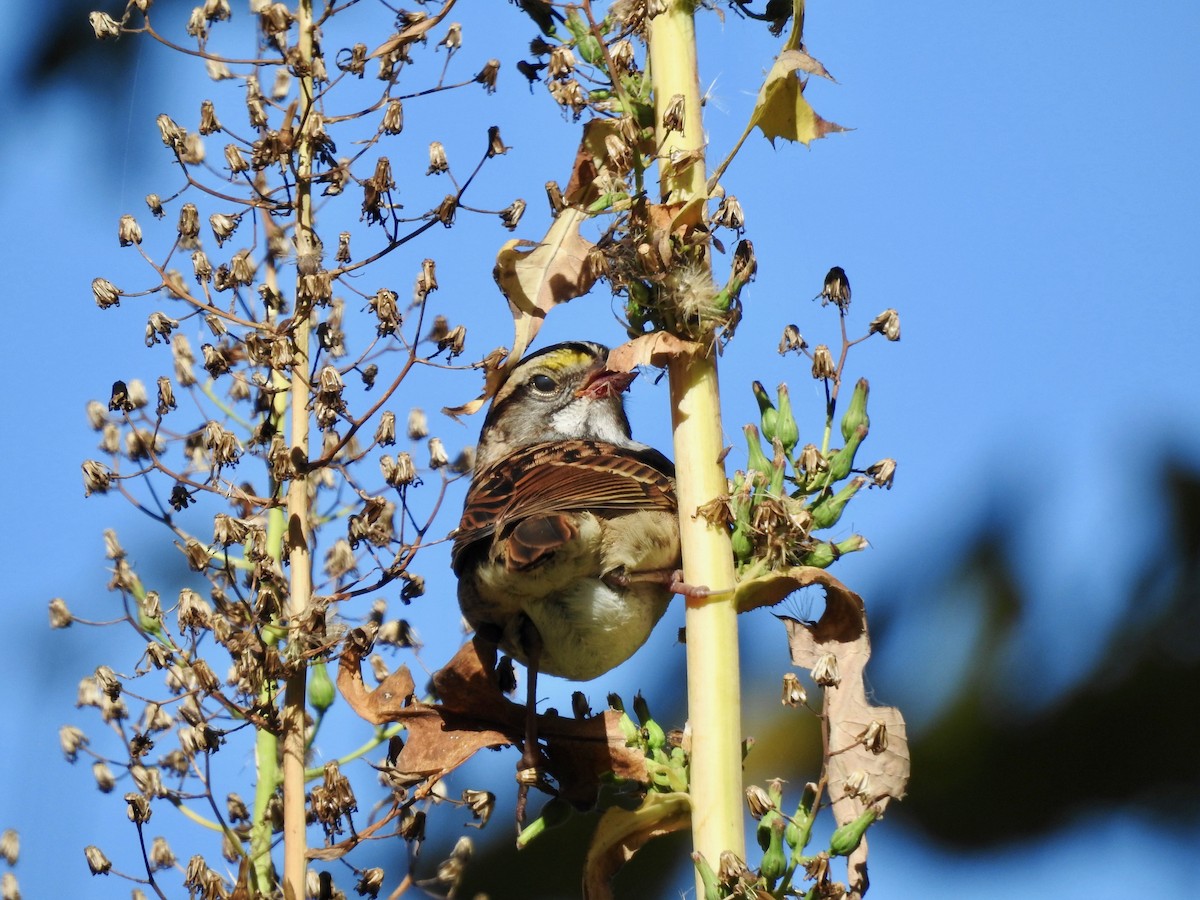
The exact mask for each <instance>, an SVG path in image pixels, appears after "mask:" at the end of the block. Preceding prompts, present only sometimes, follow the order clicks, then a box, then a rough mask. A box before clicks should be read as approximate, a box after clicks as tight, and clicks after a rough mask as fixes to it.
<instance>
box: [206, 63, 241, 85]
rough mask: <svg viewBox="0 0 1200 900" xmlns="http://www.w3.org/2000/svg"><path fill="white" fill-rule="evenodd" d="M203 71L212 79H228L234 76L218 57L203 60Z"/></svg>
mask: <svg viewBox="0 0 1200 900" xmlns="http://www.w3.org/2000/svg"><path fill="white" fill-rule="evenodd" d="M204 71H205V73H206V74H207V75H208V77H209V78H211V79H212V80H213V81H229V80H230V79H232V78H233V77H234V75H233V72H232V71H231V70H230V68H229V66H227V65H225V63H223V62H221V61H220V60H219V59H206V60H205V61H204Z"/></svg>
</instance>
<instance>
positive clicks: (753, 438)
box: [742, 425, 771, 478]
mask: <svg viewBox="0 0 1200 900" xmlns="http://www.w3.org/2000/svg"><path fill="white" fill-rule="evenodd" d="M742 430H743V431H744V432H746V448H747V451H748V453H747V457H746V464H747V465H748V466H749V467H750V468H751V469H752V470H754V471H755V472H761V473H762V474H763V475H765V476H766V477H767V478H770V477H771V464H770V463H769V462H768V461H767V457H766V455H765V454H763V449H762V444H760V443H759V442H758V429H757V428H755V427H754V426H753V425H747V426H746V427H745V428H743V429H742Z"/></svg>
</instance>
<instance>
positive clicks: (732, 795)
mask: <svg viewBox="0 0 1200 900" xmlns="http://www.w3.org/2000/svg"><path fill="white" fill-rule="evenodd" d="M693 12H694V7H693V3H692V0H669V3H668V6H667V9H666V11H665V12H663V13H661V14H659V15H658V16H655V17H654V18H653V19H651V20H650V24H649V31H648V36H647V42H648V45H649V56H650V66H649V68H650V74H651V78H652V85H653V91H654V115H655V124H656V135H657V136H658V139H659V141H660V143H661V147H660V158H659V178H660V192H661V196H662V198H663V200H664V201H665V202H671V203H685V204H688V208H689V210H690V213H689V214H690V215H691V216H693V218H694V220H695V221H696V222H697V223H698V222H699V220H700V218H701V217H702V215H703V212H704V202H703V201H704V199H705V197H706V188H705V177H704V158H703V149H704V130H703V122H702V119H701V103H700V99H701V95H700V82H699V73H698V69H697V60H696V33H695V22H694V19H693ZM676 95H682V96H683V98H684V126H685V129H684V132H683V133H682V134H681V133H679V132H671V133H667V132H666V129H665V128H664V127H663V124H662V121H663V114H664V112H665V110H666V108H667V105H668V104H669V103H670V102H671V99H672V98H673V97H675V96H676ZM676 153H679V154H680V155H681V158H690V159H691V160H693V161H692V162H691V163H690V164H685V165H682V166H678V167H677V166H675V165H674V164H672V162H671V158H672V155H673V154H676ZM694 201H699V202H694ZM668 374H669V377H670V385H671V407H672V419H673V424H674V434H675V466H676V489H677V492H678V496H679V520H680V540H681V544H682V547H683V571H684V580H685V581H687V582H688V583H689V584H693V585H706V586H707V587H709V588H710V589H711V590H712V593H711V595H710V596H708V597H706V598H702V599H696V598H689V599H688V600H687V613H686V624H687V663H688V721H689V725H690V727H691V787H690V793H691V800H692V843H693V847H694V849H695V850H696V851H697V852H699V853H702V854H703V855H704V857H705V858H706V859H707V860H708V861H709V862H710V863H711V864H712V865H714V866H715V865H716V864H717V861H718V860H719V858H720V855H721V853H722V852H723V851H725V850H730V851H733V852H734V853H736V854H738V856H740V857H742V858H743V859H744V858H745V855H746V851H745V837H744V831H743V828H742V744H741V736H742V726H741V688H740V675H739V661H738V643H737V609H736V607H735V605H734V594H733V587H734V569H733V551H732V547H731V545H730V541H729V534H728V532H727V531H726V529H724V528H723V527H720V526H717V525H713V524H711V523H709V522H708V521H707V520H706V519H705V518H703V517H702V516H698V515H696V510H697V509H698V508H699V507H700V506H702V505H703V504H705V503H708V502H709V501H711V500H713V499H714V498H715V497H719V496H722V495H724V494H725V493H726V492H727V490H728V484H727V481H726V478H725V469H724V466H723V464H722V462H721V459H722V447H723V440H722V431H721V406H720V394H719V391H718V386H717V366H716V354H715V353H710V354H705V355H698V356H691V357H684V356H680V357H677V358H675V359H674V360H673V361H672V362H671V364H670V366H669V367H668ZM697 890H698V892H699V895H700V896H703V890H704V888H703V885H702V883H701V882H700V881H699V876H697Z"/></svg>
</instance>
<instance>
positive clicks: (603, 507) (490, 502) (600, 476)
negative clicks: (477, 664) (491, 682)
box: [451, 341, 704, 822]
mask: <svg viewBox="0 0 1200 900" xmlns="http://www.w3.org/2000/svg"><path fill="white" fill-rule="evenodd" d="M607 357H608V348H607V347H603V346H601V345H600V344H595V343H592V342H590V341H569V342H567V343H562V344H555V345H554V346H551V347H547V348H545V349H544V350H541V351H539V352H537V353H533V354H530V355H529V356H526V357H525V358H524V359H522V360H521V361H520V362H519V363H517V365H516V366H515V367H514V368H513V371H512V372H511V374H510V375H509V377H508V379H507V381H505V383H504V385H503V386H502V387H501V388H500V390H499V391H498V392H497V393H496V396H495V398H494V399H493V400H492V406H491V409H489V410H488V414H487V418H486V419H485V420H484V423H483V429H482V431H481V433H480V436H479V446H478V450H477V456H476V463H475V472H474V475H473V477H472V479H471V486H470V488H469V489H468V491H467V499H466V502H465V504H464V508H463V516H462V521H461V523H460V524H459V527H458V531H457V532H456V534H455V537H454V548H453V551H452V553H451V564H452V565H453V567H454V572H455V574H456V575H458V602H459V605H460V606H461V607H462V612H463V616H464V617H465V618H466V620H467V621H468V622H469V623H470V624H471V626H472V627H474V628H475V632H476V636H477V639H479V640H482V641H483V642H484V643H485V644H491V645H494V646H498V647H499V648H500V649H502V650H504V652H506V653H508V654H510V655H511V656H513V657H514V658H516V659H517V660H519V661H520V662H523V663H524V664H525V666H526V668H527V669H528V677H527V679H526V699H525V703H526V720H525V742H524V748H523V752H522V754H521V759H520V761H519V762H518V763H517V772H518V774H517V779H518V781H519V782H520V784H521V788H520V791H519V792H518V800H517V821H518V822H522V821H523V820H524V812H525V796H526V792H527V791H528V787H529V785H531V784H541V774H540V767H541V762H542V757H541V753H540V751H539V749H538V742H537V713H536V704H537V675H538V671H539V670H540V671H543V672H549V673H551V674H553V675H560V676H562V677H564V678H569V679H572V680H575V681H586V680H588V679H591V678H595V677H597V676H599V675H602V674H604V673H605V672H607V671H608V670H609V669H611V668H613V666H616V665H618V664H619V663H622V662H624V661H625V660H626V659H628V658H629V657H630V656H631V655H632V654H633V652H634V651H635V650H637V649H638V648H639V647H640V646H642V644H643V643H644V642H645V640H646V638H647V637H649V636H650V631H651V630H652V629H653V628H654V625H655V623H656V622H658V620H659V618H661V616H662V614H663V612H665V611H666V608H667V604H668V603H669V602H670V599H671V594H672V593H673V592H686V593H690V594H700V593H703V592H704V591H703V589H691V588H687V587H686V586H685V585H683V584H681V583H680V577H681V576H680V574H679V569H678V566H679V524H678V520H677V519H676V502H675V481H674V474H675V467H674V466H673V465H672V464H671V462H670V460H668V459H667V458H666V457H665V456H663V455H662V454H661V453H659V452H658V451H657V450H655V449H654V448H652V447H648V446H646V445H645V444H639V443H638V442H637V441H635V440H633V439H632V437H630V431H629V420H628V419H627V418H626V417H625V408H624V405H623V403H622V400H621V394H622V392H623V391H624V390H625V389H626V388H627V387H629V383H630V382H631V381H633V378H634V376H633V375H632V374H629V373H625V372H613V371H610V370H609V369H607V368H606V367H605V361H606V359H607Z"/></svg>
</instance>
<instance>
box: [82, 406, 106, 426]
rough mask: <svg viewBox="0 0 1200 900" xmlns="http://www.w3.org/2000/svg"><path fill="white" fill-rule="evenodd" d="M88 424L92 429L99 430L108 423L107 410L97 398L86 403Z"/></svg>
mask: <svg viewBox="0 0 1200 900" xmlns="http://www.w3.org/2000/svg"><path fill="white" fill-rule="evenodd" d="M87 419H88V424H89V425H91V426H92V430H93V431H99V430H100V429H101V428H103V427H104V426H105V425H107V424H108V410H107V409H106V408H105V406H104V404H103V403H101V402H100V401H99V400H89V401H88V405H87Z"/></svg>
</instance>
